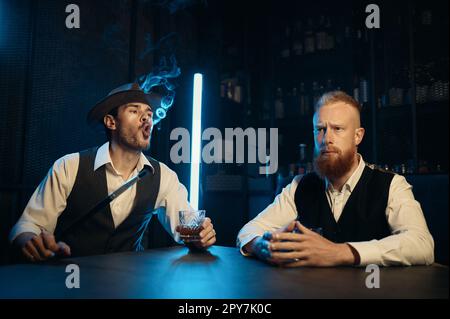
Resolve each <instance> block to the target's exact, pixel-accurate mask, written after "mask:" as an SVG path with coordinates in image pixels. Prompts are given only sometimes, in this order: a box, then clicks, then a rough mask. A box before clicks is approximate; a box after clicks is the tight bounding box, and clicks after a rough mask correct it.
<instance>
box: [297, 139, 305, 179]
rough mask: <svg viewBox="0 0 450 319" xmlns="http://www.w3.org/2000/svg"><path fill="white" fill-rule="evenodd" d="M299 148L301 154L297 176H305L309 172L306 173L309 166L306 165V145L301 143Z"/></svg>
mask: <svg viewBox="0 0 450 319" xmlns="http://www.w3.org/2000/svg"><path fill="white" fill-rule="evenodd" d="M298 148H299V149H298V150H299V153H298V155H299V161H298V165H297V167H298V169H297V174H299V175H303V174H306V173H307V171H306V169H307V165H306V144H303V143H301V144H299V145H298Z"/></svg>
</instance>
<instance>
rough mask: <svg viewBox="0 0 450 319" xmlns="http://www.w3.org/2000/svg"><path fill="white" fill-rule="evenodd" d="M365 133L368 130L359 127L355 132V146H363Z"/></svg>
mask: <svg viewBox="0 0 450 319" xmlns="http://www.w3.org/2000/svg"><path fill="white" fill-rule="evenodd" d="M365 132H366V130H365V129H364V128H363V127H359V128H357V129H356V130H355V145H356V146H358V145H359V144H361V142H362V140H363V137H364V133H365Z"/></svg>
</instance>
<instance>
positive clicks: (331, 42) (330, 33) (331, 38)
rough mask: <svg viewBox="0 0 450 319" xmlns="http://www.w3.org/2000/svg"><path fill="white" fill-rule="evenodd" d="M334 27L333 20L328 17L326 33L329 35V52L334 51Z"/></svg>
mask: <svg viewBox="0 0 450 319" xmlns="http://www.w3.org/2000/svg"><path fill="white" fill-rule="evenodd" d="M332 30H333V29H332V25H331V18H330V17H329V16H328V17H327V22H326V25H325V32H326V34H327V38H326V49H327V50H333V49H334V42H335V40H334V35H333V31H332Z"/></svg>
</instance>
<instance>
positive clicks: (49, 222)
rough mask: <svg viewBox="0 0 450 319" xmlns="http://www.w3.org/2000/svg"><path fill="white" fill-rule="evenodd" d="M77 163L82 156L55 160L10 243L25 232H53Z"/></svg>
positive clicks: (32, 197) (70, 186)
mask: <svg viewBox="0 0 450 319" xmlns="http://www.w3.org/2000/svg"><path fill="white" fill-rule="evenodd" d="M78 163H79V153H72V154H68V155H65V156H64V157H61V158H60V159H58V160H56V161H55V163H54V164H53V165H52V167H51V168H50V169H49V171H48V173H47V175H46V176H45V178H44V179H43V180H42V182H41V183H40V184H39V186H38V187H37V188H36V190H35V191H34V193H33V195H32V196H31V198H30V200H29V201H28V204H27V206H26V207H25V209H24V211H23V213H22V216H21V217H20V218H19V220H18V221H17V223H16V224H15V225H14V227H13V228H12V230H11V232H10V234H9V240H10V242H13V241H14V239H16V237H17V236H18V235H19V234H21V233H25V232H31V233H35V234H40V232H41V229H45V230H47V231H48V232H50V233H53V232H54V230H55V228H56V222H57V220H58V217H59V215H60V214H61V213H62V212H63V211H64V209H65V208H66V205H67V197H68V196H69V194H70V192H71V191H72V188H73V185H74V183H75V179H76V175H77V172H78Z"/></svg>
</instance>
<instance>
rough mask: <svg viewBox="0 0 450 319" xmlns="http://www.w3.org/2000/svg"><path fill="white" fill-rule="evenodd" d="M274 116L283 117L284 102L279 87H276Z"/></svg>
mask: <svg viewBox="0 0 450 319" xmlns="http://www.w3.org/2000/svg"><path fill="white" fill-rule="evenodd" d="M275 118H276V119H283V118H284V102H283V91H282V89H281V88H280V87H278V88H277V93H276V98H275Z"/></svg>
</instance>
